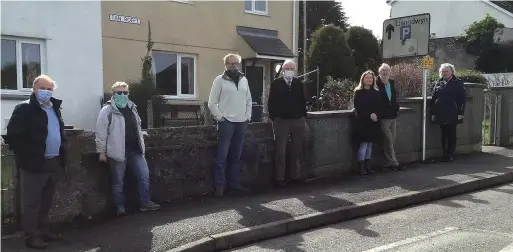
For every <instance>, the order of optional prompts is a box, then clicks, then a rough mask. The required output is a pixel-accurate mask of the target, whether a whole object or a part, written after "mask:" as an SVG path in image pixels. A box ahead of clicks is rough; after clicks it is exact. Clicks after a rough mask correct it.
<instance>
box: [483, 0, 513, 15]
mask: <svg viewBox="0 0 513 252" xmlns="http://www.w3.org/2000/svg"><path fill="white" fill-rule="evenodd" d="M481 1H483V2H485V3H487V4H488V5H490V6H492V7H493V8H495V9H497V10H499V11H500V12H502V13H504V14H506V15H508V16H510V17H512V18H513V13H511V12H509V11H507V10H506V9H504V8H502V7H500V6H498V5H496V4H494V3H492V2H491V1H490V0H481Z"/></svg>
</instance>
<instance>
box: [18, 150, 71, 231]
mask: <svg viewBox="0 0 513 252" xmlns="http://www.w3.org/2000/svg"><path fill="white" fill-rule="evenodd" d="M44 166H45V167H42V168H43V171H44V172H42V173H31V172H26V171H24V170H23V169H20V190H21V226H22V228H23V230H24V231H25V234H26V235H27V236H37V235H41V234H44V233H45V232H47V230H46V228H45V226H46V224H47V217H48V212H49V211H50V207H51V205H52V201H53V195H54V193H55V188H56V185H57V182H58V181H59V179H60V177H61V176H62V174H63V169H62V168H61V165H60V161H59V158H53V159H49V160H47V161H46V163H45V165H44Z"/></svg>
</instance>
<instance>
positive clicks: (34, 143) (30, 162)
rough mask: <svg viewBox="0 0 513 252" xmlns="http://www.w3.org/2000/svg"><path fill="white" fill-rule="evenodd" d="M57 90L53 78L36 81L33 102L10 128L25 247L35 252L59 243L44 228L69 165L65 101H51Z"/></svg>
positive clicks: (13, 118) (25, 105) (20, 110)
mask: <svg viewBox="0 0 513 252" xmlns="http://www.w3.org/2000/svg"><path fill="white" fill-rule="evenodd" d="M54 88H55V83H54V81H53V80H52V79H51V78H50V77H48V76H45V75H41V76H39V77H37V78H36V79H35V80H34V82H33V85H32V90H33V92H32V95H31V96H30V99H29V100H27V101H24V102H22V103H20V104H19V105H17V106H16V108H15V109H14V111H13V113H12V116H11V118H10V120H9V124H8V125H7V137H6V142H7V143H8V144H9V146H10V148H11V149H12V150H13V151H14V153H15V155H16V166H17V168H19V172H20V173H19V174H20V190H21V221H22V224H21V225H22V227H23V229H24V231H25V234H26V236H27V239H26V241H25V243H26V245H27V246H28V247H30V248H35V249H45V248H46V247H47V243H46V242H49V241H54V240H57V239H58V237H57V236H55V235H53V234H51V233H49V232H48V230H47V229H46V228H45V224H46V218H47V215H48V212H49V210H50V206H51V204H52V200H53V195H54V192H55V187H56V185H57V182H58V180H59V177H60V176H62V174H63V171H64V166H65V164H66V160H65V143H66V138H65V134H64V122H63V121H62V117H61V112H60V107H61V103H62V101H61V100H57V99H55V98H53V97H52V92H53V90H54Z"/></svg>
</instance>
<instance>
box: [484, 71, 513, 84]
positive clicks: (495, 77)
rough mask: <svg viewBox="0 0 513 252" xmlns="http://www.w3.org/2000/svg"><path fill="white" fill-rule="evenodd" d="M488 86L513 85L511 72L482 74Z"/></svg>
mask: <svg viewBox="0 0 513 252" xmlns="http://www.w3.org/2000/svg"><path fill="white" fill-rule="evenodd" d="M483 76H484V77H485V78H486V79H488V81H489V84H490V86H496V87H498V86H513V73H491V74H483Z"/></svg>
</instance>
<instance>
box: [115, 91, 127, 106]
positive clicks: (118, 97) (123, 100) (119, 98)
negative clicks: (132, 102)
mask: <svg viewBox="0 0 513 252" xmlns="http://www.w3.org/2000/svg"><path fill="white" fill-rule="evenodd" d="M114 103H116V106H117V107H118V108H124V107H126V105H127V104H128V95H126V94H114Z"/></svg>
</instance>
